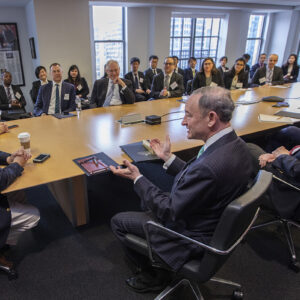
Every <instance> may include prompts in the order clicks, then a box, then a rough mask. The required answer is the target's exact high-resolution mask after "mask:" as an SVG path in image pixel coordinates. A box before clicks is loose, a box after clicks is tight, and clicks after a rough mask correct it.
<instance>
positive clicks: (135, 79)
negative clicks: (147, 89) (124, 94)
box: [134, 74, 140, 90]
mask: <svg viewBox="0 0 300 300" xmlns="http://www.w3.org/2000/svg"><path fill="white" fill-rule="evenodd" d="M134 83H135V89H136V90H137V89H139V88H140V87H139V80H138V78H137V75H136V74H135V75H134Z"/></svg>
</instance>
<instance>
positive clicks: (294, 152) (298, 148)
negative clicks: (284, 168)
mask: <svg viewBox="0 0 300 300" xmlns="http://www.w3.org/2000/svg"><path fill="white" fill-rule="evenodd" d="M299 150H300V145H298V146H295V147H294V148H293V149H291V150H290V155H294V154H296V153H297V152H298V151H299Z"/></svg>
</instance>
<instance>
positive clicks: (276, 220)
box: [251, 175, 300, 273]
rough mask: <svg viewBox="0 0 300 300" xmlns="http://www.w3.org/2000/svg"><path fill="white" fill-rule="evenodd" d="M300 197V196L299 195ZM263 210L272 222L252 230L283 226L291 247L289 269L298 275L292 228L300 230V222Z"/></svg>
mask: <svg viewBox="0 0 300 300" xmlns="http://www.w3.org/2000/svg"><path fill="white" fill-rule="evenodd" d="M273 178H274V179H275V180H277V181H280V182H282V183H284V184H287V185H288V186H289V187H291V188H293V189H295V190H297V191H299V192H300V189H299V188H297V187H296V186H294V185H292V184H290V183H288V182H286V181H284V180H282V179H281V178H279V177H277V176H275V175H273ZM299 196H300V194H299ZM262 210H263V211H264V212H265V213H266V214H268V215H269V216H271V217H272V219H271V220H269V221H266V222H262V223H260V224H257V225H254V226H252V228H251V229H257V228H261V227H265V226H268V225H272V224H281V225H282V229H283V233H284V235H285V238H286V241H287V244H288V247H289V251H290V255H291V261H290V264H289V267H290V268H291V269H292V270H294V271H295V272H296V273H298V272H299V271H300V262H299V261H298V260H297V256H296V251H295V246H294V241H293V238H292V234H291V226H292V225H293V226H296V227H298V228H299V229H300V221H299V220H298V221H296V220H292V219H287V218H282V217H281V216H280V215H279V213H278V212H277V211H275V210H271V209H269V208H267V209H265V208H264V207H263V206H262Z"/></svg>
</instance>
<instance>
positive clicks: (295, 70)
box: [281, 64, 299, 82]
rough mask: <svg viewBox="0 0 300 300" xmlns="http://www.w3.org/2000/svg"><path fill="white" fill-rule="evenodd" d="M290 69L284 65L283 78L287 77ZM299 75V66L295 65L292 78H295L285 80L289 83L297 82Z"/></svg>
mask: <svg viewBox="0 0 300 300" xmlns="http://www.w3.org/2000/svg"><path fill="white" fill-rule="evenodd" d="M288 68H289V66H287V65H283V66H282V67H281V69H282V73H283V76H285V75H286V74H287V73H288ZM298 75H299V66H298V65H296V64H294V66H293V69H292V72H291V77H293V78H290V79H287V80H286V79H284V80H285V81H287V82H296V81H297V78H298Z"/></svg>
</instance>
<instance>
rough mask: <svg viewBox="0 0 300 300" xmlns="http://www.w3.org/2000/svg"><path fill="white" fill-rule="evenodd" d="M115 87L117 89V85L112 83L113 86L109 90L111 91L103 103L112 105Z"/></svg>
mask: <svg viewBox="0 0 300 300" xmlns="http://www.w3.org/2000/svg"><path fill="white" fill-rule="evenodd" d="M114 89H115V85H114V83H112V85H111V88H110V90H109V92H108V94H107V96H106V99H105V101H104V103H103V106H109V105H110V101H111V99H112V97H113V94H114Z"/></svg>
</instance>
